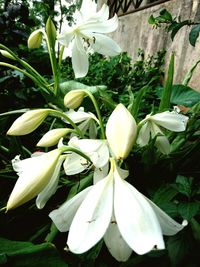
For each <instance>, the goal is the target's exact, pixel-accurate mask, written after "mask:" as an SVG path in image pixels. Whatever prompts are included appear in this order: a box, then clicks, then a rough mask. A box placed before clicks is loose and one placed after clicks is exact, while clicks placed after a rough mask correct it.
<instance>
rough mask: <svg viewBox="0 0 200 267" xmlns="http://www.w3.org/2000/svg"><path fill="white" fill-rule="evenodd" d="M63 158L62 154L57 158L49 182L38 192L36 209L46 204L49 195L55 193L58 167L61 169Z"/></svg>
mask: <svg viewBox="0 0 200 267" xmlns="http://www.w3.org/2000/svg"><path fill="white" fill-rule="evenodd" d="M64 159H65V157H62V156H61V157H60V158H59V160H58V163H57V165H56V167H55V170H54V172H53V175H52V177H51V180H50V182H49V183H48V184H47V185H46V186H45V188H44V189H43V190H42V192H40V193H39V194H38V196H37V198H36V206H37V208H38V209H42V208H43V207H44V206H45V205H46V203H47V201H48V200H49V199H50V197H51V196H52V195H54V194H55V192H56V190H57V187H58V180H59V176H60V169H61V166H62V163H63V160H64Z"/></svg>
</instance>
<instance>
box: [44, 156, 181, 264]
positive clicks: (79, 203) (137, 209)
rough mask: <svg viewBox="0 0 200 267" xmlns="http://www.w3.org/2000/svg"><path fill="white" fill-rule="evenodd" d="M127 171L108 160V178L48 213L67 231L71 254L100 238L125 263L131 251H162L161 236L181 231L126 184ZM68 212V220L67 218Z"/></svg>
mask: <svg viewBox="0 0 200 267" xmlns="http://www.w3.org/2000/svg"><path fill="white" fill-rule="evenodd" d="M126 177H127V171H124V170H122V169H120V168H119V167H118V166H117V165H116V163H115V161H114V160H113V159H111V169H110V172H109V174H108V175H107V176H106V177H105V178H104V179H102V180H100V181H99V182H97V183H96V184H95V185H93V186H90V187H88V188H86V189H84V190H83V191H82V192H80V193H79V194H77V195H76V196H75V197H73V198H72V199H70V200H69V201H67V202H66V203H65V204H63V205H62V206H61V207H60V208H59V209H57V210H54V211H52V212H51V213H50V215H49V216H50V218H51V219H52V220H53V222H54V223H55V225H56V227H57V228H58V229H59V230H60V231H61V232H65V231H69V234H68V241H67V244H68V246H69V249H70V251H72V252H73V253H77V254H81V253H84V252H86V251H88V250H89V249H90V248H92V247H93V246H94V245H95V244H97V242H99V241H100V240H101V239H102V238H104V241H105V243H106V245H107V247H108V249H109V251H110V253H111V254H112V256H113V257H114V258H115V259H117V260H118V261H126V260H127V259H128V258H129V256H130V254H131V252H132V250H134V251H135V252H136V253H137V254H140V255H141V254H145V253H147V252H149V251H151V250H152V249H154V248H156V249H164V248H165V245H164V241H163V236H162V235H163V234H164V235H174V234H176V233H177V232H179V231H180V230H182V229H183V227H184V226H183V225H181V224H178V223H177V222H175V221H174V220H173V219H172V218H170V217H169V216H168V215H167V214H166V213H165V212H163V211H162V210H161V209H160V208H159V207H157V206H156V205H155V204H154V203H152V202H151V201H150V200H149V199H147V198H146V197H145V196H143V195H142V194H141V193H140V192H139V191H137V190H136V189H135V188H134V187H133V186H132V185H130V184H129V183H128V182H126V181H125V178H126ZM68 212H69V216H68Z"/></svg>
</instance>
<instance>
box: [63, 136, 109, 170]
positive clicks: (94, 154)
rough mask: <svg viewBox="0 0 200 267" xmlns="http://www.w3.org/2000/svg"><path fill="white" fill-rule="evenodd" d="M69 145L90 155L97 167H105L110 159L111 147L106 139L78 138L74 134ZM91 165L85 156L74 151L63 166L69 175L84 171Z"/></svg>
mask: <svg viewBox="0 0 200 267" xmlns="http://www.w3.org/2000/svg"><path fill="white" fill-rule="evenodd" d="M68 145H69V146H71V147H74V148H76V149H78V150H80V151H81V152H83V153H84V154H85V155H86V156H88V157H89V158H90V160H91V161H92V163H93V165H94V166H95V167H96V168H101V167H103V166H104V165H106V164H107V162H108V160H109V149H108V146H107V142H106V140H97V139H78V138H77V137H76V136H74V137H73V138H72V139H71V140H70V141H69V143H68ZM90 165H91V164H90V163H89V162H88V161H87V160H86V159H85V158H83V157H82V156H80V155H78V154H76V153H74V152H72V153H70V154H68V155H67V157H66V160H65V162H64V165H63V166H64V169H65V173H66V174H67V175H73V174H77V173H80V172H82V171H84V170H85V169H87V168H88V167H89V166H90Z"/></svg>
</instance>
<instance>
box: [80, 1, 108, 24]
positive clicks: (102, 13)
mask: <svg viewBox="0 0 200 267" xmlns="http://www.w3.org/2000/svg"><path fill="white" fill-rule="evenodd" d="M86 10H87V11H88V5H87V7H86ZM81 11H82V6H81ZM82 13H83V12H82ZM86 13H88V12H85V14H86ZM89 13H90V12H89ZM86 15H87V14H86ZM108 17H109V7H108V6H107V5H105V4H103V6H102V7H101V9H100V10H99V11H98V12H96V13H95V14H92V15H91V13H90V15H89V16H88V18H87V21H104V20H107V19H108ZM85 21H86V20H85Z"/></svg>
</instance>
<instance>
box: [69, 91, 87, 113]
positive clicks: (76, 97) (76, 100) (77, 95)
mask: <svg viewBox="0 0 200 267" xmlns="http://www.w3.org/2000/svg"><path fill="white" fill-rule="evenodd" d="M84 97H85V92H84V91H83V90H72V91H70V92H69V93H67V94H66V95H65V97H64V105H65V106H66V107H67V108H70V109H75V108H78V107H79V106H80V105H81V103H82V102H83V98H84Z"/></svg>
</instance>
